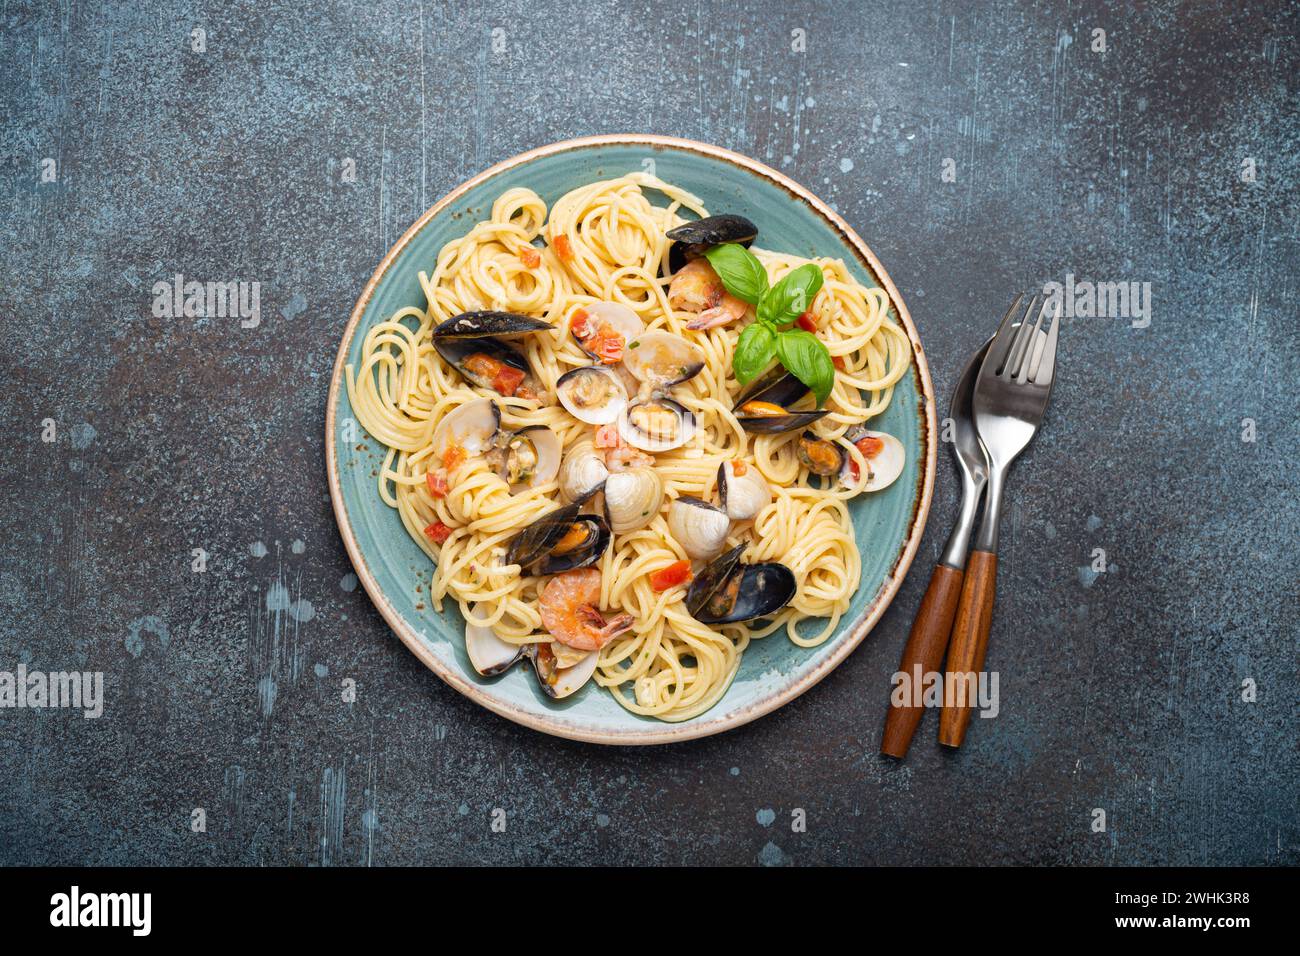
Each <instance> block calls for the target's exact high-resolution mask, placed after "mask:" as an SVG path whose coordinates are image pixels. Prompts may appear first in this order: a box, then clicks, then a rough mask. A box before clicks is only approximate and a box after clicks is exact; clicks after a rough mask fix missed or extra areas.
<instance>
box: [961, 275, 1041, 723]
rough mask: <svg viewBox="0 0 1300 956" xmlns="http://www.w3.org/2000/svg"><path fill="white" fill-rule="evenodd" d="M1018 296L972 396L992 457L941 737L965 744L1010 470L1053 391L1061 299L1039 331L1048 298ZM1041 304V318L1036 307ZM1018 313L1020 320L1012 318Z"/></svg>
mask: <svg viewBox="0 0 1300 956" xmlns="http://www.w3.org/2000/svg"><path fill="white" fill-rule="evenodd" d="M1020 302H1021V297H1017V298H1016V301H1015V302H1013V303H1012V305H1011V308H1010V309H1008V310H1007V314H1006V316H1005V318H1003V320H1002V325H1001V327H999V329H998V333H997V335H996V336H995V337H994V340H993V343H992V344H991V345H990V346H989V351H988V354H987V355H986V356H985V358H984V364H983V365H982V366H981V367H980V373H979V377H978V378H977V379H976V382H975V394H974V398H973V401H972V404H973V407H974V413H975V428H976V431H977V432H978V433H979V437H980V442H981V444H982V445H983V446H984V449H985V451H986V452H987V455H988V461H989V477H988V488H987V491H986V493H985V495H986V497H985V500H984V518H983V522H982V524H981V526H980V531H979V535H978V537H977V538H976V539H975V546H974V548H973V549H972V550H971V552H970V557H969V558H968V559H967V561H966V577H965V580H964V581H963V582H962V592H961V598H960V600H959V602H958V604H957V614H956V618H955V620H954V623H953V631H952V638H951V640H950V642H949V644H948V662H947V665H946V666H945V667H944V671H945V673H944V708H943V713H942V715H941V716H940V718H939V743H941V744H944V745H946V746H949V747H960V746H961V744H962V740H963V739H964V738H965V736H966V728H967V726H969V724H970V718H971V712H972V709H973V707H974V704H975V700H974V695H975V691H976V687H975V686H974V681H975V680H976V679H977V676H976V675H979V674H980V672H982V671H983V669H984V655H985V652H986V651H987V649H988V640H989V627H990V625H991V624H992V621H993V597H994V593H995V591H996V582H997V567H998V557H997V550H998V525H999V523H1000V521H1001V517H1002V489H1003V487H1004V485H1005V482H1006V475H1007V470H1008V469H1009V468H1010V467H1011V463H1012V462H1013V461H1014V460H1015V459H1016V457H1017V456H1018V455H1019V454H1020V452H1021V451H1023V450H1024V448H1025V446H1026V445H1028V444H1029V441H1030V439H1032V438H1033V437H1034V434H1035V433H1036V432H1037V431H1038V426H1039V424H1040V423H1041V421H1042V418H1043V412H1044V411H1045V410H1046V408H1047V400H1048V398H1049V397H1050V395H1051V389H1052V380H1053V373H1054V369H1055V364H1056V341H1057V330H1058V326H1059V324H1060V318H1061V314H1060V313H1061V310H1060V300H1059V299H1057V300H1056V302H1055V309H1054V314H1053V315H1052V323H1051V327H1050V329H1049V330H1048V331H1047V333H1046V335H1043V333H1042V327H1043V320H1044V318H1045V317H1046V316H1047V314H1048V311H1049V306H1050V305H1051V302H1050V300H1048V301H1042V304H1041V307H1040V305H1039V302H1040V299H1039V297H1038V296H1034V297H1033V298H1032V299H1030V301H1029V306H1028V308H1026V309H1025V310H1024V312H1023V313H1021V311H1020ZM1035 311H1037V314H1038V317H1037V321H1034V320H1033V319H1034V314H1035ZM1016 317H1020V321H1019V323H1013V321H1012V320H1013V319H1015V318H1016Z"/></svg>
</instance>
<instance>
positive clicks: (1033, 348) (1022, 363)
mask: <svg viewBox="0 0 1300 956" xmlns="http://www.w3.org/2000/svg"><path fill="white" fill-rule="evenodd" d="M1050 304H1051V303H1050V300H1048V299H1044V300H1043V307H1042V308H1041V309H1039V310H1038V319H1037V320H1036V321H1035V322H1034V327H1033V329H1032V330H1031V331H1030V333H1029V335H1028V337H1026V339H1025V344H1024V347H1023V348H1021V349H1020V354H1019V355H1018V356H1016V358H1015V363H1014V364H1013V365H1012V366H1011V375H1012V376H1013V378H1014V380H1015V382H1016V384H1017V385H1024V384H1025V382H1027V381H1028V380H1029V369H1030V366H1032V365H1034V364H1036V363H1037V361H1038V359H1039V357H1040V356H1041V355H1042V352H1041V351H1040V350H1039V346H1040V345H1041V344H1042V340H1041V339H1040V338H1039V333H1038V330H1039V329H1041V328H1042V327H1043V319H1044V318H1045V317H1046V316H1047V307H1048V305H1050ZM1025 321H1026V323H1028V316H1026V318H1025Z"/></svg>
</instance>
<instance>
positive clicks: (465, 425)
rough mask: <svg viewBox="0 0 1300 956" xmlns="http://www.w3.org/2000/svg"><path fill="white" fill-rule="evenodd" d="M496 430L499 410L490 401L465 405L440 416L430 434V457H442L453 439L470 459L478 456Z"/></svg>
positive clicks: (487, 399)
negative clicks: (431, 434)
mask: <svg viewBox="0 0 1300 956" xmlns="http://www.w3.org/2000/svg"><path fill="white" fill-rule="evenodd" d="M500 427H501V410H500V409H499V408H497V403H496V402H494V401H492V399H490V398H480V399H476V400H475V401H472V402H466V403H465V404H464V405H461V406H460V407H459V408H454V409H452V410H451V411H450V412H448V413H447V414H446V415H444V416H442V420H441V421H439V422H438V426H437V427H436V428H435V429H434V430H433V448H434V454H436V455H438V456H439V457H442V455H443V454H444V453H445V451H446V448H447V446H448V444H450V442H451V440H453V439H454V441H455V443H456V444H457V445H459V446H460V447H462V448H464V449H465V450H466V451H467V452H469V453H470V454H471V455H478V454H481V453H482V451H483V449H484V448H486V447H487V446H488V443H489V442H491V441H492V438H493V436H495V435H496V433H497V429H498V428H500Z"/></svg>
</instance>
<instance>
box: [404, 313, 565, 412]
mask: <svg viewBox="0 0 1300 956" xmlns="http://www.w3.org/2000/svg"><path fill="white" fill-rule="evenodd" d="M552 328H553V326H552V325H551V324H550V323H549V322H543V321H542V320H540V319H533V318H529V317H528V316H526V315H516V314H515V313H513V312H490V311H478V312H463V313H461V314H460V315H455V316H452V317H451V318H450V319H448V320H447V321H445V322H442V323H440V324H439V325H437V326H435V327H434V329H433V331H432V332H431V333H430V336H431V337H432V340H433V347H434V348H435V349H437V351H438V354H439V355H441V356H442V357H443V358H444V359H446V360H447V362H448V363H450V364H451V365H452V366H453V367H454V368H455V369H456V371H458V372H460V374H461V375H462V376H463V377H464V378H465V380H466V381H468V382H469V383H470V384H471V385H474V386H477V387H478V388H488V389H492V390H493V391H495V392H497V393H498V394H500V395H505V396H507V397H517V398H528V399H536V398H538V397H539V395H540V388H539V387H538V384H537V382H536V381H535V380H534V378H533V377H532V374H531V373H530V370H529V367H528V360H527V359H526V358H525V357H524V354H523V353H522V352H520V351H519V350H518V349H516V348H515V347H514V346H512V345H510V344H509V343H508V342H507V341H506V340H507V339H511V338H516V337H518V336H521V335H528V334H531V333H534V332H542V331H549V330H550V329H552Z"/></svg>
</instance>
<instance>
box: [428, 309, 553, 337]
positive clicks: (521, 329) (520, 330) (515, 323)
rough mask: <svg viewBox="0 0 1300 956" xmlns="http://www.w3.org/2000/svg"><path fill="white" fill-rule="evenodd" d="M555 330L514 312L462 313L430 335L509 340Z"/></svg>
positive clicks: (436, 327)
mask: <svg viewBox="0 0 1300 956" xmlns="http://www.w3.org/2000/svg"><path fill="white" fill-rule="evenodd" d="M553 328H555V326H553V325H551V323H549V322H543V321H542V320H541V319H530V318H529V317H528V316H526V315H516V314H515V313H514V312H490V311H479V312H462V313H461V314H460V315H453V316H452V317H451V318H450V319H448V320H447V321H446V322H443V323H441V324H439V325H437V326H435V327H434V330H433V331H432V332H430V333H429V334H430V335H432V336H433V338H435V339H464V338H473V337H478V336H489V337H492V338H507V337H510V336H514V335H527V334H528V333H529V332H545V331H549V330H551V329H553Z"/></svg>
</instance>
